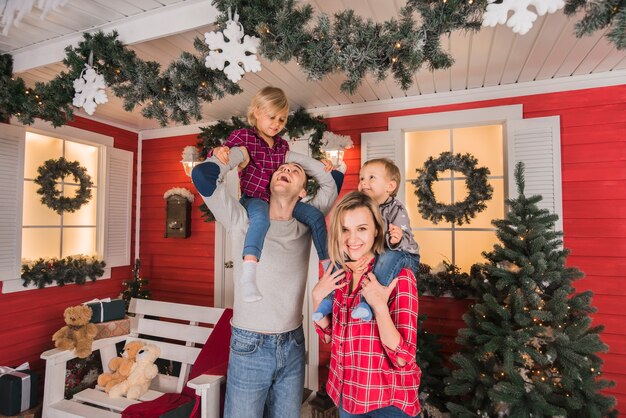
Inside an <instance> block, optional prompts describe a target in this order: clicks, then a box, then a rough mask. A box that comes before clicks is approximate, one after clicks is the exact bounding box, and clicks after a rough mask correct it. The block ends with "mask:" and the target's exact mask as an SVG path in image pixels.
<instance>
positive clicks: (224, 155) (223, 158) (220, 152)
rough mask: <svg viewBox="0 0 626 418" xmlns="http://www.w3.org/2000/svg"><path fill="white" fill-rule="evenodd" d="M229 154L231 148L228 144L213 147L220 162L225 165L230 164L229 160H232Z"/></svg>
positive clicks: (214, 153)
mask: <svg viewBox="0 0 626 418" xmlns="http://www.w3.org/2000/svg"><path fill="white" fill-rule="evenodd" d="M228 154H230V148H228V147H226V146H221V147H215V148H213V155H215V156H216V157H217V159H218V160H219V161H220V163H222V164H224V165H226V164H228V162H229V161H230V157H228Z"/></svg>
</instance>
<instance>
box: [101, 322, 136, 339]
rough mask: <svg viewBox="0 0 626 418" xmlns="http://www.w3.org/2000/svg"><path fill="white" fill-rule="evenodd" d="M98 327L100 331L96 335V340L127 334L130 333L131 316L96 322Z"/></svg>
mask: <svg viewBox="0 0 626 418" xmlns="http://www.w3.org/2000/svg"><path fill="white" fill-rule="evenodd" d="M96 328H98V333H97V334H96V336H95V337H94V340H100V339H102V338H109V337H115V336H118V335H126V334H129V333H130V318H128V317H126V318H124V319H118V320H116V321H107V322H100V323H97V324H96Z"/></svg>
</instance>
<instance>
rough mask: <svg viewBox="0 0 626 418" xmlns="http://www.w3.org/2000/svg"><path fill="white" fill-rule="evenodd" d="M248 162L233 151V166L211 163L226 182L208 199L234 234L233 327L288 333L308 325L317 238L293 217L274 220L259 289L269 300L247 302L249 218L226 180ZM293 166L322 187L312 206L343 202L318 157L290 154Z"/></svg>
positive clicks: (327, 207) (326, 207) (259, 269)
mask: <svg viewBox="0 0 626 418" xmlns="http://www.w3.org/2000/svg"><path fill="white" fill-rule="evenodd" d="M242 160H243V155H242V153H241V151H240V150H239V149H237V148H233V149H231V153H230V162H229V164H228V166H225V165H222V164H221V163H219V161H217V159H215V158H214V157H213V158H211V159H210V161H212V162H214V163H216V164H218V165H219V166H220V178H219V179H218V185H217V188H216V190H215V192H214V193H213V194H212V195H211V196H209V197H203V199H204V202H205V203H206V205H207V206H208V208H209V209H210V210H211V212H213V215H215V218H216V220H217V221H218V222H220V223H221V224H222V225H223V226H224V227H225V228H226V230H227V231H228V233H229V234H230V237H231V241H232V253H233V257H234V262H233V267H234V269H233V277H234V284H235V303H234V307H233V311H234V314H233V319H232V324H233V325H234V326H235V327H237V328H242V329H246V330H249V331H254V332H259V333H283V332H287V331H291V330H294V329H296V328H297V327H299V326H300V324H301V323H302V306H303V302H304V291H305V289H306V282H307V275H308V270H309V254H310V251H311V233H310V230H309V228H308V227H307V226H306V225H304V224H302V223H300V222H298V221H297V220H296V219H294V218H292V219H289V220H274V219H271V220H270V228H269V230H268V232H267V235H266V237H265V244H264V247H263V254H262V255H261V259H260V260H259V264H258V266H257V275H256V277H257V286H258V288H259V291H260V292H261V294H262V295H263V299H261V300H260V301H257V302H252V303H249V302H244V301H243V300H242V299H241V297H240V296H239V295H240V294H241V289H240V283H239V280H238V279H239V278H240V277H241V269H242V262H243V260H242V257H241V254H242V252H243V242H244V238H245V235H246V231H247V230H248V215H247V213H246V210H245V209H244V207H243V206H241V204H240V203H239V201H237V200H236V199H235V198H234V197H232V196H231V195H230V194H229V193H228V192H227V190H226V187H225V184H224V177H225V175H226V173H227V172H228V171H229V170H230V169H232V168H234V167H236V166H237V165H238V164H239V163H240V162H241V161H242ZM286 161H287V162H291V163H297V164H299V165H300V166H302V168H304V170H305V172H306V173H307V174H308V175H309V176H313V177H314V178H315V179H317V181H318V183H319V185H320V188H319V190H318V192H317V194H316V196H315V197H314V198H313V199H312V200H311V201H310V202H309V204H311V205H313V206H315V207H317V208H318V209H320V210H321V211H322V212H323V213H324V214H326V213H328V211H329V210H330V208H331V207H332V205H333V203H334V201H335V199H336V198H337V187H336V185H335V182H334V181H333V178H332V176H331V175H330V173H327V172H325V171H324V165H323V164H322V163H320V162H319V161H317V160H314V159H313V158H309V157H307V156H305V155H302V154H298V153H295V152H293V151H289V152H288V153H287V158H286Z"/></svg>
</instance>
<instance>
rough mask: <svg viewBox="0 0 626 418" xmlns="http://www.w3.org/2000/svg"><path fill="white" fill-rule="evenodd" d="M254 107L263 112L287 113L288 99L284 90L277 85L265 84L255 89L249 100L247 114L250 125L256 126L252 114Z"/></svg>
mask: <svg viewBox="0 0 626 418" xmlns="http://www.w3.org/2000/svg"><path fill="white" fill-rule="evenodd" d="M256 109H259V110H262V111H265V112H273V113H281V112H285V113H288V112H289V101H288V100H287V96H286V95H285V92H284V91H282V90H281V89H279V88H278V87H272V86H267V87H264V88H262V89H261V90H259V91H257V92H256V94H255V95H254V96H253V97H252V100H250V106H248V115H247V116H248V123H249V124H250V126H256V117H255V116H254V111H255V110H256Z"/></svg>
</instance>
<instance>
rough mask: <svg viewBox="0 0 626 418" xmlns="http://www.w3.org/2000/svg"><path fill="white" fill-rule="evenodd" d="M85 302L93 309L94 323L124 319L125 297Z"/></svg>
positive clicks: (92, 318) (92, 320)
mask: <svg viewBox="0 0 626 418" xmlns="http://www.w3.org/2000/svg"><path fill="white" fill-rule="evenodd" d="M84 304H85V305H87V306H89V307H90V308H91V310H92V311H93V315H91V322H93V323H94V324H97V323H100V322H107V321H115V320H117V319H123V318H124V316H125V315H126V303H125V302H124V299H110V298H107V299H94V300H90V301H89V302H85V303H84Z"/></svg>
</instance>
